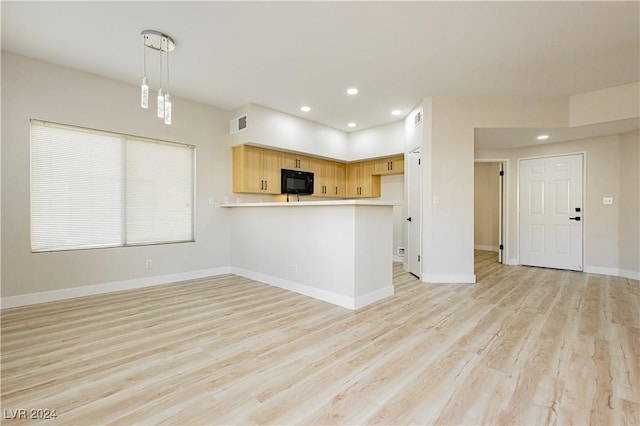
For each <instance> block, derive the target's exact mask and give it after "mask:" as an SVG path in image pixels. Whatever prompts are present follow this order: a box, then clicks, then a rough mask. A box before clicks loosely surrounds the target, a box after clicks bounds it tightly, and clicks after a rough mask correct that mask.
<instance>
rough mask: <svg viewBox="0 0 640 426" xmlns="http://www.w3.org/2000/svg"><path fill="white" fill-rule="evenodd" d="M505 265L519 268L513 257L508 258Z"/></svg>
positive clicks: (516, 260)
mask: <svg viewBox="0 0 640 426" xmlns="http://www.w3.org/2000/svg"><path fill="white" fill-rule="evenodd" d="M505 265H509V266H519V263H518V259H516V258H515V257H510V258H508V259H507V261H506V263H505Z"/></svg>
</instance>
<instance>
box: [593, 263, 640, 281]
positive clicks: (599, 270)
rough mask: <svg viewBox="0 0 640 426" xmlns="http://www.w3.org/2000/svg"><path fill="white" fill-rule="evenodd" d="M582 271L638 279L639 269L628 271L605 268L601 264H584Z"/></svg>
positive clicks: (639, 275)
mask: <svg viewBox="0 0 640 426" xmlns="http://www.w3.org/2000/svg"><path fill="white" fill-rule="evenodd" d="M584 272H587V273H589V274H598V275H610V276H614V277H623V278H629V279H631V280H640V271H628V270H625V269H619V268H607V267H603V266H589V265H587V266H585V267H584Z"/></svg>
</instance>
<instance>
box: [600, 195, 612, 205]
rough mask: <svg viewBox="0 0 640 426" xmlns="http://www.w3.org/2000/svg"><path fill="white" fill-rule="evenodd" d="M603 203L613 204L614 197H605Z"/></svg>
mask: <svg viewBox="0 0 640 426" xmlns="http://www.w3.org/2000/svg"><path fill="white" fill-rule="evenodd" d="M602 204H613V197H603V198H602Z"/></svg>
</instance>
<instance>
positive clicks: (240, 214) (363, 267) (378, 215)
mask: <svg viewBox="0 0 640 426" xmlns="http://www.w3.org/2000/svg"><path fill="white" fill-rule="evenodd" d="M396 204H397V203H393V202H388V201H375V200H331V201H303V202H291V203H285V202H269V203H240V204H227V205H223V206H221V207H224V208H227V209H229V210H230V211H229V213H230V216H231V217H232V219H231V222H232V229H233V231H232V232H233V234H232V236H231V258H232V264H233V265H234V266H233V267H232V272H233V273H235V274H237V275H241V276H245V277H247V278H251V279H255V280H257V281H261V282H264V283H267V284H271V285H274V286H277V287H280V288H283V289H286V290H290V291H294V292H296V293H301V294H304V295H307V296H310V297H314V298H316V299H321V300H324V301H327V302H330V303H333V304H336V305H339V306H343V307H346V308H350V309H358V308H361V307H364V306H366V305H368V304H371V303H373V302H375V301H377V300H380V299H383V298H385V297H388V296H392V295H393V277H392V268H393V261H392V253H391V247H392V239H393V206H394V205H396Z"/></svg>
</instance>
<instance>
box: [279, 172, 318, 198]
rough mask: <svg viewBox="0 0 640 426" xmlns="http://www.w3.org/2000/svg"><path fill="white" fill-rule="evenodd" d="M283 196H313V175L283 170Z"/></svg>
mask: <svg viewBox="0 0 640 426" xmlns="http://www.w3.org/2000/svg"><path fill="white" fill-rule="evenodd" d="M281 177H282V192H281V193H282V194H313V173H311V172H302V171H299V170H287V169H282V176H281Z"/></svg>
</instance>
